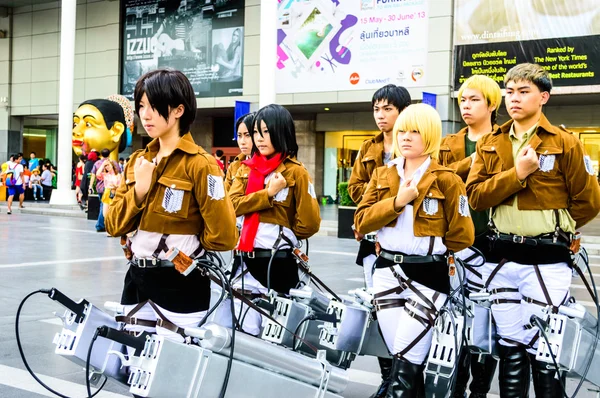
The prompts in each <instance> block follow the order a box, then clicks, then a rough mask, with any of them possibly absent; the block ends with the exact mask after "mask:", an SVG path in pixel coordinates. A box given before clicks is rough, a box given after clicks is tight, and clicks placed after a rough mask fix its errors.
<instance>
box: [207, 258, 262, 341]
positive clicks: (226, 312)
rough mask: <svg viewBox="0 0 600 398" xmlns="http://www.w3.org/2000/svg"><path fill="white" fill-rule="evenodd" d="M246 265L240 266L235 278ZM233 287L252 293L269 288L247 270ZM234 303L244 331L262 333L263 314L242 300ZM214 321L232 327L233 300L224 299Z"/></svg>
mask: <svg viewBox="0 0 600 398" xmlns="http://www.w3.org/2000/svg"><path fill="white" fill-rule="evenodd" d="M245 269H246V266H245V265H244V264H243V263H242V266H241V267H238V269H237V271H236V273H235V277H234V280H235V279H236V278H238V277H239V275H240V274H241V273H242V270H245ZM232 288H234V289H240V290H241V289H243V290H244V291H246V292H250V293H261V294H267V291H268V290H267V288H266V287H265V286H263V285H262V284H261V283H260V282H259V281H257V280H256V279H254V277H253V276H252V274H250V272H246V274H245V275H244V277H243V278H240V280H238V281H236V282H235V283H234V284H233V286H232ZM233 305H234V308H235V316H236V318H237V319H238V320H239V323H240V325H241V326H242V329H243V330H244V332H246V333H248V334H251V335H253V336H257V335H258V334H259V333H260V330H261V327H262V324H263V319H262V315H260V314H259V313H258V312H256V311H255V310H253V309H252V308H250V307H248V306H247V305H245V304H243V303H242V302H241V301H240V300H238V299H234V300H233ZM211 318H212V321H213V322H215V323H217V324H219V325H221V326H225V327H228V328H231V325H232V322H231V302H230V300H229V299H225V300H223V302H222V303H221V305H220V306H219V308H218V309H217V310H216V314H215V316H214V317H211Z"/></svg>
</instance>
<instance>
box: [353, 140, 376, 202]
mask: <svg viewBox="0 0 600 398" xmlns="http://www.w3.org/2000/svg"><path fill="white" fill-rule="evenodd" d="M365 152H366V145H365V144H363V145H361V147H360V150H359V151H358V155H356V160H355V161H354V166H352V174H351V175H350V179H349V180H348V194H349V195H350V198H352V201H354V203H356V204H359V203H360V201H361V200H362V198H363V194H364V193H365V191H366V190H367V185H368V184H369V180H370V179H371V176H369V171H368V170H367V169H366V168H365V165H364V164H363V161H362V158H363V156H364V154H365Z"/></svg>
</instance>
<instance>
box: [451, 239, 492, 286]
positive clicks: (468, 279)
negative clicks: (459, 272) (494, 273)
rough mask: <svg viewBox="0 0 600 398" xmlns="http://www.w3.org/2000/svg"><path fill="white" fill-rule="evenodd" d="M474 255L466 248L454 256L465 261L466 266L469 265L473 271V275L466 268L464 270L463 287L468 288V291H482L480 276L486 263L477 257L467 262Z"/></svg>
mask: <svg viewBox="0 0 600 398" xmlns="http://www.w3.org/2000/svg"><path fill="white" fill-rule="evenodd" d="M474 254H475V252H474V251H473V250H471V249H470V248H468V247H467V248H466V249H463V250H461V251H459V252H456V253H455V254H454V255H455V256H456V257H457V258H460V259H461V260H463V261H466V262H467V265H470V266H471V268H473V270H475V273H474V272H473V271H471V270H469V269H468V268H465V273H464V276H463V283H464V284H465V286H467V287H469V288H470V289H472V290H476V291H478V290H481V289H483V284H484V281H483V280H482V277H481V275H482V272H484V271H483V267H485V266H487V263H485V258H484V257H481V256H477V257H474V258H472V259H470V260H469V258H470V257H472V256H473V255H474ZM490 272H491V271H490ZM477 273H478V274H477Z"/></svg>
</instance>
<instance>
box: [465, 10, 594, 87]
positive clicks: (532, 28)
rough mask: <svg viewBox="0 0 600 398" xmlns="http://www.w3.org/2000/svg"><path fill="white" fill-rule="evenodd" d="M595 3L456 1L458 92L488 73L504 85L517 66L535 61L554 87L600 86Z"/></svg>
mask: <svg viewBox="0 0 600 398" xmlns="http://www.w3.org/2000/svg"><path fill="white" fill-rule="evenodd" d="M597 5H598V2H597V0H571V1H567V0H544V1H541V0H505V1H502V2H499V1H497V0H455V7H456V8H455V19H454V20H455V29H454V31H455V37H454V43H455V46H456V47H455V66H454V88H455V90H457V89H458V87H460V85H461V84H462V82H463V81H464V80H465V79H467V78H468V77H469V76H472V75H475V74H478V75H486V76H489V77H491V78H492V79H494V80H496V81H497V82H498V83H499V84H500V85H501V86H503V80H504V75H505V74H506V72H507V71H508V70H509V69H510V68H512V67H513V66H515V65H517V64H520V63H523V62H532V63H537V64H539V65H541V66H543V67H544V68H545V69H547V70H548V72H549V73H550V76H551V77H552V81H553V83H554V86H557V87H560V86H563V87H564V86H590V85H598V84H600V74H599V72H600V9H599V8H598V7H597Z"/></svg>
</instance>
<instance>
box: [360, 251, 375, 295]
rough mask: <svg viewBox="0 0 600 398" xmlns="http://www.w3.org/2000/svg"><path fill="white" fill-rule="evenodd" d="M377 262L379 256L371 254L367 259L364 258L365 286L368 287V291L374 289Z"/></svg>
mask: <svg viewBox="0 0 600 398" xmlns="http://www.w3.org/2000/svg"><path fill="white" fill-rule="evenodd" d="M376 260H377V256H376V255H374V254H369V255H368V256H367V257H365V258H363V272H364V273H365V285H366V286H367V289H370V288H372V287H373V269H374V267H375V261H376Z"/></svg>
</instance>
